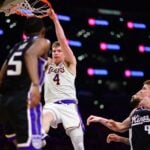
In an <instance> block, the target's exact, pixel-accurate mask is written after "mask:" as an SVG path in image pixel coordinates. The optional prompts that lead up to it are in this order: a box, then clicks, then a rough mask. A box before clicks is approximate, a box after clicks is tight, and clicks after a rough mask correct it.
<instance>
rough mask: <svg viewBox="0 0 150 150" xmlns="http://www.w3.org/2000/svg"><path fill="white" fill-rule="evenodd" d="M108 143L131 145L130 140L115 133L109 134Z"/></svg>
mask: <svg viewBox="0 0 150 150" xmlns="http://www.w3.org/2000/svg"><path fill="white" fill-rule="evenodd" d="M106 141H107V143H110V142H121V143H124V144H127V145H130V142H129V139H128V138H126V137H123V136H120V135H117V134H115V133H112V134H109V135H108V136H107V139H106Z"/></svg>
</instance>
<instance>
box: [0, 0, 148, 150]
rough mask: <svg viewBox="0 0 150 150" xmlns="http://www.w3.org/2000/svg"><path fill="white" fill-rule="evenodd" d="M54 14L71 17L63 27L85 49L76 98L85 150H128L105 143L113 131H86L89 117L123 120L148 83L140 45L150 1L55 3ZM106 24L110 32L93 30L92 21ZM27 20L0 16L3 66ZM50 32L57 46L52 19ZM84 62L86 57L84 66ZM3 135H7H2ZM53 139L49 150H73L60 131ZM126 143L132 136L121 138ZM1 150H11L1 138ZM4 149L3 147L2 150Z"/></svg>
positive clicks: (145, 32)
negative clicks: (102, 45)
mask: <svg viewBox="0 0 150 150" xmlns="http://www.w3.org/2000/svg"><path fill="white" fill-rule="evenodd" d="M51 3H52V5H53V7H54V9H55V11H56V13H58V14H63V15H66V16H70V17H71V21H70V22H65V21H61V24H62V26H63V28H64V31H65V33H66V36H67V38H68V39H72V40H77V41H81V42H82V47H74V46H72V47H71V48H72V49H73V52H74V54H75V55H76V58H77V60H78V65H77V79H76V88H77V97H78V99H79V109H80V112H81V116H82V118H83V122H84V124H85V149H86V150H93V149H94V150H99V149H101V150H128V149H129V146H126V145H124V144H121V143H111V144H107V143H106V137H107V135H108V134H109V133H111V132H112V131H110V130H109V129H107V128H105V127H104V126H102V125H100V124H91V125H90V126H86V119H87V117H88V116H89V115H91V114H93V115H100V116H103V117H107V118H113V119H115V120H117V121H122V120H124V119H125V118H126V117H127V116H128V115H129V113H130V111H131V109H132V108H131V106H130V99H131V96H132V95H133V94H134V93H135V92H136V91H137V90H139V89H140V88H141V86H142V84H143V81H144V80H146V79H149V76H150V71H149V64H150V61H149V60H150V59H149V58H150V53H148V52H147V53H139V52H138V45H139V44H143V45H150V39H149V38H150V30H149V29H150V21H149V17H150V10H149V5H148V1H143V0H142V1H135V0H130V1H129V0H52V1H51ZM99 9H107V10H117V11H120V12H121V14H120V15H113V14H112V13H111V14H109V15H108V14H103V13H100V12H99ZM91 17H92V18H95V19H104V20H108V21H109V22H110V25H109V26H108V27H104V26H89V25H88V23H87V20H88V18H91ZM24 20H25V18H24V17H20V16H17V15H11V16H8V17H6V16H4V14H3V13H1V14H0V29H3V30H4V34H3V35H1V36H0V66H1V65H2V63H3V61H4V59H5V58H6V56H7V54H8V52H9V50H10V48H11V47H12V46H13V45H14V43H16V42H18V41H19V40H20V39H21V38H22V26H23V22H24ZM127 21H133V22H139V23H144V24H146V26H147V28H146V29H144V30H141V29H132V30H129V29H128V28H127V26H126V24H127ZM44 22H45V25H46V27H47V35H46V37H47V38H49V39H50V40H51V42H53V41H55V40H56V36H55V30H54V26H53V24H52V22H51V20H50V19H49V18H44ZM101 41H105V42H108V43H118V44H120V46H121V50H120V51H101V50H100V49H99V42H101ZM80 57H83V59H82V60H80ZM89 67H92V68H106V69H108V70H109V75H108V76H88V75H87V68H89ZM125 69H131V70H142V71H143V72H144V76H143V77H130V78H127V77H125V76H124V74H123V72H124V70H125ZM1 134H3V130H1ZM49 134H50V136H51V139H50V140H49V145H48V147H47V149H50V148H51V149H54V150H55V149H56V150H57V149H60V150H71V149H72V145H71V142H70V139H69V138H68V137H67V136H66V134H65V131H64V130H63V128H62V126H61V125H60V127H59V129H58V130H53V129H52V130H51V131H50V133H49ZM120 135H123V136H126V137H128V132H126V133H123V134H120ZM0 141H1V143H0V144H1V145H0V150H1V149H2V150H3V149H9V150H11V149H13V148H12V145H11V146H9V144H8V143H7V142H6V139H5V138H3V136H1V139H0ZM4 145H5V146H4Z"/></svg>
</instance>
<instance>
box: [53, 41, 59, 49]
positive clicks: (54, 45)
mask: <svg viewBox="0 0 150 150" xmlns="http://www.w3.org/2000/svg"><path fill="white" fill-rule="evenodd" d="M59 46H60V43H59V42H58V41H55V42H53V44H52V49H53V48H56V47H59Z"/></svg>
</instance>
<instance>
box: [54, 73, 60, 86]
mask: <svg viewBox="0 0 150 150" xmlns="http://www.w3.org/2000/svg"><path fill="white" fill-rule="evenodd" d="M53 81H55V82H56V84H57V85H59V84H60V83H59V74H56V75H55V76H54V78H53Z"/></svg>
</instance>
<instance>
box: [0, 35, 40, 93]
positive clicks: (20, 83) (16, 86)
mask: <svg viewBox="0 0 150 150" xmlns="http://www.w3.org/2000/svg"><path fill="white" fill-rule="evenodd" d="M37 38H38V37H37V36H34V37H29V38H28V39H27V40H24V41H21V42H19V43H17V44H16V45H15V46H14V47H13V48H12V49H11V51H10V53H9V55H8V57H7V70H6V72H5V76H4V80H3V85H2V92H3V93H4V92H7V91H9V92H10V91H14V90H22V89H24V90H29V86H30V84H31V80H30V77H29V75H28V71H27V68H26V64H25V60H24V54H25V52H26V51H27V50H28V48H29V47H30V46H31V45H32V44H33V42H34V41H35V40H36V39H37ZM39 67H41V66H40V65H39ZM40 72H41V71H40Z"/></svg>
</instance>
